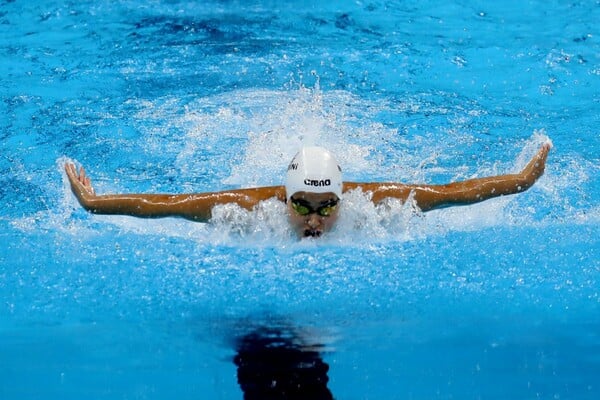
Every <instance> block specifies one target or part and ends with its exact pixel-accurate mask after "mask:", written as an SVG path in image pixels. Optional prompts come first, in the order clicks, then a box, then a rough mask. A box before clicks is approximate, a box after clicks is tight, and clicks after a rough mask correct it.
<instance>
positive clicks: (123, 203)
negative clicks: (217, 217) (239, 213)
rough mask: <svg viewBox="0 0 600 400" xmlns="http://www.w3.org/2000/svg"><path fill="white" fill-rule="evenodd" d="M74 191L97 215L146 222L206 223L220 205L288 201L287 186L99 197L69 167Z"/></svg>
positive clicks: (82, 173)
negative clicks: (170, 219) (174, 219)
mask: <svg viewBox="0 0 600 400" xmlns="http://www.w3.org/2000/svg"><path fill="white" fill-rule="evenodd" d="M65 171H66V173H67V177H68V179H69V183H70V184H71V189H72V190H73V193H74V194H75V196H76V197H77V200H78V201H79V203H80V204H81V205H82V207H83V208H85V209H86V210H88V211H90V212H92V213H95V214H119V215H131V216H135V217H144V218H158V217H171V216H178V217H183V218H187V219H191V220H194V221H200V222H206V221H208V220H209V219H210V218H211V210H212V208H213V207H214V206H216V205H219V204H227V203H236V204H238V205H239V206H241V207H243V208H245V209H248V210H251V209H252V208H253V207H254V206H256V205H257V204H258V203H259V202H260V201H263V200H267V199H270V198H272V197H276V198H278V199H280V200H282V201H284V200H285V188H284V187H283V186H269V187H261V188H253V189H239V190H231V191H224V192H213V193H193V194H106V195H97V194H96V193H95V191H94V188H93V186H92V184H91V180H90V178H89V177H88V176H87V175H86V173H85V170H84V169H83V168H81V169H80V170H79V173H78V172H77V169H76V168H75V165H73V164H71V163H67V164H65Z"/></svg>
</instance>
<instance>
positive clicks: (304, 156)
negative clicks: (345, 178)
mask: <svg viewBox="0 0 600 400" xmlns="http://www.w3.org/2000/svg"><path fill="white" fill-rule="evenodd" d="M342 185H343V184H342V169H341V168H340V166H339V165H338V163H337V161H336V159H335V157H333V155H332V154H331V153H330V152H328V151H327V150H325V149H324V148H322V147H316V146H309V147H303V148H302V149H301V150H300V151H299V152H298V154H296V155H295V156H294V158H293V159H292V161H291V162H290V165H289V166H288V170H287V177H286V181H285V192H286V197H287V198H288V199H289V198H290V197H291V196H292V195H293V194H294V193H296V192H310V193H327V192H332V193H335V195H336V196H337V197H338V198H342Z"/></svg>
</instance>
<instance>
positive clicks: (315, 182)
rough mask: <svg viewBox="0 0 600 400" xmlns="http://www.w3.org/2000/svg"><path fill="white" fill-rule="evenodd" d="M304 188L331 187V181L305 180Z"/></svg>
mask: <svg viewBox="0 0 600 400" xmlns="http://www.w3.org/2000/svg"><path fill="white" fill-rule="evenodd" d="M304 184H305V185H306V186H331V179H320V180H319V179H305V180H304Z"/></svg>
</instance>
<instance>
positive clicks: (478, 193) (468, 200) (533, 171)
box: [344, 143, 551, 211]
mask: <svg viewBox="0 0 600 400" xmlns="http://www.w3.org/2000/svg"><path fill="white" fill-rule="evenodd" d="M550 147H551V145H550V144H549V143H545V144H544V145H542V147H541V148H540V150H539V151H538V153H537V154H536V155H535V156H533V158H532V159H531V160H530V161H529V163H528V164H527V166H525V168H523V170H522V171H521V172H519V173H517V174H506V175H498V176H491V177H485V178H477V179H469V180H466V181H461V182H454V183H449V184H446V185H418V184H417V185H405V184H400V183H350V182H345V183H344V191H346V190H351V189H355V188H361V189H362V190H363V191H364V192H371V194H372V200H373V202H375V203H378V202H381V201H382V200H384V199H386V198H397V199H400V200H402V201H405V200H407V199H408V198H409V196H411V194H412V195H413V198H414V200H415V202H416V204H417V206H418V207H419V208H420V209H421V210H423V211H428V210H432V209H435V208H440V207H445V206H451V205H466V204H473V203H478V202H480V201H484V200H487V199H491V198H493V197H498V196H505V195H510V194H516V193H520V192H523V191H525V190H527V189H529V188H530V187H531V186H533V184H534V183H535V182H536V181H537V180H538V178H539V177H540V176H542V174H543V173H544V169H545V166H546V159H547V157H548V152H549V151H550Z"/></svg>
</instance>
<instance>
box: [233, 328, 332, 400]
mask: <svg viewBox="0 0 600 400" xmlns="http://www.w3.org/2000/svg"><path fill="white" fill-rule="evenodd" d="M304 341H305V339H304V338H301V337H299V336H298V334H297V333H296V332H293V330H292V329H288V328H280V327H276V328H275V327H259V328H257V329H254V330H253V331H251V332H250V333H248V334H245V335H244V336H242V337H240V338H238V340H237V341H236V351H237V354H236V355H235V356H234V358H233V362H234V364H235V365H236V366H237V379H238V383H239V385H240V388H241V389H242V392H243V393H244V399H245V400H254V399H261V400H265V399H272V400H275V399H277V400H283V399H314V400H329V399H333V396H332V394H331V392H330V391H329V389H328V388H327V382H328V381H329V378H328V376H327V372H328V371H329V365H328V364H327V363H325V362H324V361H323V360H322V358H321V354H320V352H319V351H318V350H319V349H320V348H322V347H323V346H322V345H320V344H308V343H305V342H304Z"/></svg>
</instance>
